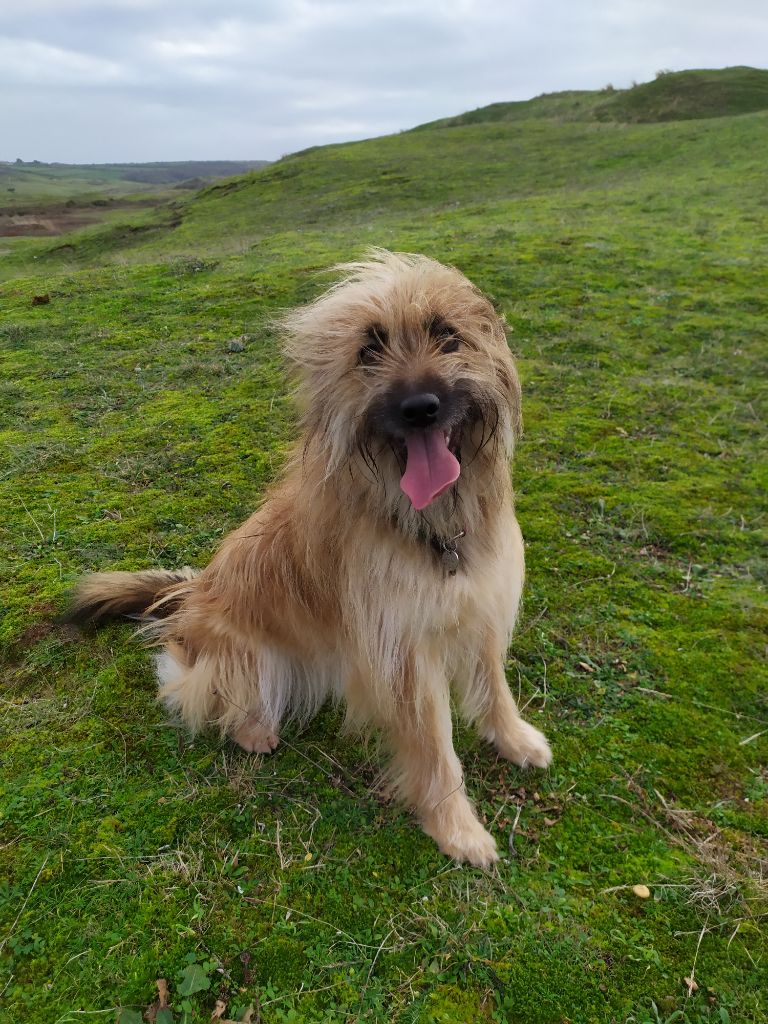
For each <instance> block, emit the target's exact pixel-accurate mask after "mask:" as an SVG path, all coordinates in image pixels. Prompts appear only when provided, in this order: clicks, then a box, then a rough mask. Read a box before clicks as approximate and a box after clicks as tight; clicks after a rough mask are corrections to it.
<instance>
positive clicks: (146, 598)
mask: <svg viewBox="0 0 768 1024" xmlns="http://www.w3.org/2000/svg"><path fill="white" fill-rule="evenodd" d="M196 575H197V573H196V572H195V570H194V569H190V568H188V567H187V568H184V569H177V570H167V569H146V570H145V571H144V572H97V573H93V575H91V576H86V577H85V579H83V580H81V581H80V583H79V584H78V586H77V587H76V588H75V591H74V594H73V595H72V599H71V601H70V605H69V608H68V610H67V612H66V613H65V614H64V616H63V621H64V622H69V623H72V624H73V625H75V626H101V625H102V624H103V623H105V622H109V621H110V620H111V619H140V620H141V619H144V620H151V619H159V618H166V617H167V616H168V615H172V614H173V612H175V611H177V610H178V607H179V605H180V603H181V601H182V599H183V596H184V594H185V593H187V591H188V589H189V583H190V582H191V581H192V580H193V579H194V578H195V576H196ZM185 583H186V584H187V586H186V587H185V586H184V585H183V584H185Z"/></svg>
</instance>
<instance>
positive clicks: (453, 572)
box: [70, 249, 551, 867]
mask: <svg viewBox="0 0 768 1024" xmlns="http://www.w3.org/2000/svg"><path fill="white" fill-rule="evenodd" d="M336 269H337V270H338V271H339V272H340V274H341V278H340V280H338V281H337V283H336V284H334V285H333V286H332V287H331V288H330V289H329V290H328V291H326V292H325V293H324V294H322V295H321V296H320V298H318V299H317V300H316V301H314V302H312V303H311V304H309V305H307V306H305V307H303V308H299V309H298V310H296V311H294V312H291V313H289V314H287V315H285V316H284V317H283V318H282V319H281V321H280V324H281V327H282V331H283V333H284V336H285V342H286V344H285V350H286V353H287V356H288V358H289V361H290V362H291V363H292V364H293V367H294V368H295V371H296V374H297V391H298V396H299V399H300V403H301V408H302V427H303V434H302V437H301V440H300V443H299V445H298V446H297V448H296V450H295V452H294V454H293V456H292V457H291V458H290V459H289V461H288V464H287V468H286V469H285V471H284V473H283V474H282V477H281V478H280V480H279V481H278V482H277V483H276V484H274V485H273V486H272V488H271V489H270V490H269V492H268V493H267V496H266V498H265V500H264V502H263V504H262V505H261V506H260V507H259V508H258V510H257V511H256V512H254V514H253V515H252V516H251V517H250V519H248V520H247V521H246V522H245V523H244V524H243V525H242V526H240V527H239V528H238V529H236V530H234V531H233V532H232V533H230V534H229V535H228V536H227V537H226V538H225V540H224V541H223V543H222V544H221V547H220V548H219V550H218V552H217V553H216V554H215V556H214V558H213V560H212V561H211V563H210V564H209V565H208V567H207V568H206V569H204V570H203V571H202V572H200V573H195V572H193V571H192V570H191V569H183V570H181V571H177V572H165V571H161V570H150V571H146V572H137V573H126V572H111V573H98V574H95V575H92V576H90V577H86V578H85V579H84V580H83V581H82V582H81V584H80V585H79V587H78V589H77V590H76V592H75V595H74V601H73V606H72V609H71V616H70V617H71V619H72V620H73V621H75V622H78V623H80V624H84V623H91V624H98V623H100V622H103V621H105V620H106V619H109V618H112V617H119V616H128V617H134V618H135V617H139V618H140V619H143V620H144V625H143V627H142V629H141V632H143V633H144V634H145V636H147V637H148V638H149V640H150V641H152V642H153V643H154V644H156V645H158V646H159V647H160V648H161V650H160V653H159V654H158V655H157V656H156V664H157V676H158V681H159V690H160V698H161V699H162V700H163V701H164V702H165V704H166V706H167V707H168V708H169V709H170V711H171V712H173V713H175V714H176V715H178V716H180V717H181V719H183V721H184V722H185V723H186V724H187V725H188V726H189V727H190V728H191V729H192V730H199V729H201V728H202V727H204V726H210V725H214V726H216V727H218V729H219V730H220V732H221V734H222V735H223V736H228V737H231V738H232V739H233V740H234V741H235V742H236V743H238V744H239V745H240V746H241V747H242V748H243V749H244V750H246V751H252V752H258V753H261V754H268V753H271V752H272V751H273V750H274V749H275V748H276V747H277V745H278V742H279V733H280V727H281V725H282V724H284V723H285V722H286V721H289V720H293V721H298V722H306V721H307V720H308V719H309V718H310V717H311V716H312V715H313V714H314V713H315V712H316V711H317V710H318V709H319V708H320V706H321V705H322V704H323V702H324V701H325V700H326V698H327V697H328V696H329V695H334V696H335V697H337V698H339V699H342V700H343V701H344V703H345V707H346V716H345V726H346V727H348V728H350V729H353V730H363V731H366V730H375V731H376V732H377V733H378V734H379V735H380V736H381V737H382V740H383V744H384V746H385V749H386V751H387V754H388V757H387V767H386V768H385V769H384V772H385V776H386V779H387V781H388V784H389V786H390V787H391V789H392V791H393V792H394V793H395V794H396V795H397V796H398V797H399V798H400V799H401V800H402V801H404V802H405V803H406V804H407V805H408V806H409V807H410V808H412V809H413V811H414V812H415V814H416V815H417V817H418V820H419V821H420V823H421V826H422V828H423V829H424V831H425V832H426V833H427V834H428V835H429V836H431V837H432V838H433V839H434V840H435V842H436V843H437V845H438V846H439V848H440V850H442V851H443V853H445V854H447V855H448V856H449V857H452V858H455V859H456V860H457V861H465V862H468V863H469V864H472V865H476V866H481V867H487V866H488V865H490V864H491V863H492V862H494V861H495V860H497V859H498V853H497V849H496V844H495V841H494V839H493V837H492V836H491V835H490V834H489V832H488V831H487V830H486V829H485V828H484V827H483V825H482V824H481V822H480V821H479V819H478V817H477V814H476V813H475V810H474V808H473V805H472V803H471V802H470V800H469V798H468V796H467V793H466V791H465V788H464V781H463V773H462V768H461V764H460V762H459V759H458V757H457V756H456V753H455V751H454V747H453V741H452V715H451V703H450V694H451V690H453V692H454V693H455V697H456V700H457V705H458V708H459V710H460V712H461V714H462V715H463V716H464V718H465V719H466V720H468V721H469V722H472V723H474V724H475V725H476V726H477V728H478V730H479V732H480V734H481V735H482V736H483V737H484V738H485V739H486V740H488V741H489V742H490V743H492V744H493V745H494V747H495V748H496V750H497V751H498V753H499V754H500V755H501V756H502V757H504V758H507V759H509V760H510V761H513V762H514V763H515V764H518V765H522V766H537V767H540V768H544V767H546V766H547V765H548V764H549V763H550V760H551V753H550V748H549V745H548V743H547V740H546V739H545V737H544V736H543V735H542V733H541V732H539V731H538V730H537V729H535V728H533V726H531V725H529V724H528V723H526V722H525V721H523V719H522V718H521V716H520V714H519V711H518V709H517V706H516V704H515V701H514V699H513V697H512V694H511V693H510V690H509V686H508V684H507V680H506V678H505V673H504V663H505V657H506V651H507V647H508V644H509V642H510V637H511V634H512V630H513V627H514V624H515V618H516V615H517V611H518V606H519V603H520V595H521V590H522V586H523V576H524V555H523V541H522V536H521V533H520V528H519V526H518V523H517V520H516V518H515V513H514V504H513V492H512V484H511V478H510V471H509V463H510V459H511V456H512V453H513V447H514V443H515V440H516V437H517V435H518V433H519V431H520V428H521V412H520V402H521V395H520V384H519V381H518V376H517V372H516V368H515V364H514V361H513V358H512V355H511V353H510V350H509V346H508V344H507V340H506V334H505V327H504V322H503V320H502V319H501V318H500V317H499V316H498V315H497V314H496V313H495V311H494V309H493V306H492V304H491V302H490V301H489V300H488V299H487V298H486V297H485V296H484V295H483V294H482V293H481V292H480V291H479V290H478V289H477V288H476V287H475V286H474V285H472V284H471V283H470V282H469V281H468V280H467V278H466V277H464V276H463V275H462V274H461V273H460V272H459V271H458V270H455V269H453V268H451V267H447V266H443V265H442V264H440V263H438V262H436V261H434V260H432V259H429V258H427V257H425V256H420V255H412V254H404V253H390V252H387V251H385V250H381V249H376V250H372V251H370V252H368V253H367V254H366V255H365V257H364V258H363V259H361V260H360V261H358V262H354V263H349V264H344V265H342V266H341V267H339V268H336Z"/></svg>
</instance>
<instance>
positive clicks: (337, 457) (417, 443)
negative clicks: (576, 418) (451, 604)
mask: <svg viewBox="0 0 768 1024" xmlns="http://www.w3.org/2000/svg"><path fill="white" fill-rule="evenodd" d="M343 269H345V270H346V272H347V273H346V276H345V277H344V278H343V279H342V281H341V282H340V283H339V284H337V285H335V286H334V287H333V288H332V289H331V290H330V291H329V292H326V294H325V295H323V296H321V297H320V299H318V300H317V301H316V302H315V303H313V304H312V305H310V306H308V307H304V308H303V309H300V310H298V311H297V312H296V313H294V314H291V315H290V316H289V317H288V318H286V321H285V326H286V327H287V329H288V333H289V347H288V350H289V354H290V355H291V357H292V358H293V360H294V362H295V363H296V365H297V366H298V368H299V371H300V374H301V377H302V389H301V390H302V392H303V397H304V402H305V416H306V427H307V430H308V440H309V441H310V442H311V443H312V446H313V448H314V449H316V451H317V454H318V455H319V456H320V457H321V458H322V459H323V460H324V462H325V465H326V467H327V475H331V474H332V473H333V472H334V471H335V470H337V469H338V468H340V467H342V466H349V467H350V468H352V470H353V471H354V470H355V469H357V470H359V471H360V473H361V475H362V476H363V477H364V478H365V479H367V480H368V483H369V485H370V487H371V488H372V489H374V490H378V491H380V490H381V489H382V488H383V489H384V495H382V497H383V498H384V500H385V504H386V506H387V507H390V506H392V505H393V503H395V504H397V503H398V502H401V501H402V499H403V494H405V495H407V498H408V499H409V500H410V503H411V505H412V507H413V508H415V509H417V510H420V509H422V508H425V507H426V506H427V505H430V504H431V503H432V502H433V501H436V500H437V499H438V498H439V497H440V495H442V494H443V493H445V492H453V493H454V494H455V493H457V489H459V488H461V486H462V485H469V482H470V481H471V479H472V478H473V477H474V478H475V479H479V478H480V476H481V474H482V472H483V470H485V471H487V470H488V468H489V466H491V465H492V464H493V463H495V462H497V461H498V460H500V459H501V460H504V461H506V460H507V459H508V458H509V456H510V454H511V448H512V443H513V439H514V436H515V433H516V431H517V429H518V427H519V421H520V389H519V384H518V379H517V374H516V371H515V366H514V362H513V360H512V357H511V355H510V352H509V348H508V346H507V342H506V337H505V334H504V327H503V323H502V321H501V320H500V318H499V317H498V316H497V315H496V313H495V312H494V310H493V307H492V306H491V304H490V302H489V301H488V300H487V299H486V298H485V297H484V296H483V295H482V294H481V293H480V292H479V291H478V290H477V289H476V288H475V287H474V286H473V285H472V284H470V282H469V281H468V280H467V279H466V278H465V277H464V276H463V275H462V274H460V273H459V272H458V271H456V270H454V269H452V268H449V267H445V266H442V265H441V264H439V263H436V262H435V261H433V260H429V259H427V258H425V257H422V256H403V255H399V254H397V255H395V254H391V253H384V252H378V251H377V253H376V254H375V256H374V258H373V259H371V260H368V261H366V262H362V263H359V264H352V265H350V266H348V267H346V268H343Z"/></svg>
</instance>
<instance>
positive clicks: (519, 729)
mask: <svg viewBox="0 0 768 1024" xmlns="http://www.w3.org/2000/svg"><path fill="white" fill-rule="evenodd" d="M495 743H496V749H497V750H498V752H499V753H500V754H501V756H502V757H506V759H507V760H508V761H512V762H513V763H514V764H519V765H520V767H521V768H547V767H548V766H549V765H550V763H551V762H552V751H551V750H550V748H549V743H548V742H547V737H546V736H545V735H544V733H543V732H539V730H538V729H534V727H533V726H532V725H529V724H528V723H527V722H524V721H523V720H522V719H520V720H519V721H518V722H516V723H515V728H514V730H513V731H512V732H511V733H510V734H509V735H508V736H505V737H501V736H497V737H496V740H495Z"/></svg>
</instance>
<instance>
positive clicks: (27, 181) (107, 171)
mask: <svg viewBox="0 0 768 1024" xmlns="http://www.w3.org/2000/svg"><path fill="white" fill-rule="evenodd" d="M265 166H267V162H266V161H264V160H251V161H247V160H237V161H235V160H219V161H205V160H203V161H200V160H197V161H195V160H191V161H184V162H176V163H173V162H171V163H150V164H43V163H37V162H33V163H18V162H17V163H0V237H18V236H30V235H33V236H40V235H42V236H48V235H60V234H63V233H64V232H65V231H73V230H76V229H78V228H82V227H86V226H88V225H90V224H95V223H98V222H100V221H104V220H108V219H111V215H112V214H113V213H114V212H115V211H116V210H121V211H123V212H124V211H125V210H126V209H131V208H133V209H136V208H139V207H143V206H156V205H158V204H159V203H161V202H169V201H171V200H172V199H174V198H176V197H178V195H179V194H180V191H181V193H182V194H183V193H184V192H185V191H186V192H189V191H195V190H196V189H199V188H202V187H203V186H204V185H206V184H207V183H208V182H210V181H213V180H215V179H216V178H227V177H232V176H233V175H237V174H244V173H246V172H247V171H251V170H258V169H259V168H261V167H265Z"/></svg>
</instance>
